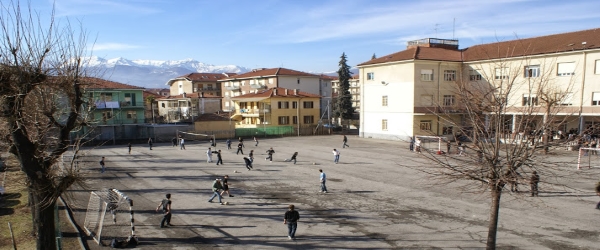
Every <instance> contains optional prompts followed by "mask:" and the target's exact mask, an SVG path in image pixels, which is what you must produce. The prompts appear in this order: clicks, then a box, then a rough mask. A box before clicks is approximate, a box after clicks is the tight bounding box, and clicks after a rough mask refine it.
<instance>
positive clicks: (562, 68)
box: [556, 62, 575, 76]
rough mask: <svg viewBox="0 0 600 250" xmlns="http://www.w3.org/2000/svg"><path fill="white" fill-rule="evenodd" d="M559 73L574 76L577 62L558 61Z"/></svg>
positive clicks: (559, 74)
mask: <svg viewBox="0 0 600 250" xmlns="http://www.w3.org/2000/svg"><path fill="white" fill-rule="evenodd" d="M557 68H558V69H557V71H556V72H558V73H557V75H558V76H572V75H575V63H574V62H565V63H558V65H557Z"/></svg>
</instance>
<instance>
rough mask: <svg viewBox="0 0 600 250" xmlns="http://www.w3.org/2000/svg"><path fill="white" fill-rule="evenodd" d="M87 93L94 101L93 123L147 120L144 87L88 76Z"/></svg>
mask: <svg viewBox="0 0 600 250" xmlns="http://www.w3.org/2000/svg"><path fill="white" fill-rule="evenodd" d="M84 81H85V82H86V84H87V86H86V87H85V95H86V97H87V98H88V99H89V100H90V103H93V105H94V107H93V111H92V116H93V117H92V121H93V122H92V123H94V124H97V125H117V124H119V125H120V124H139V123H144V122H145V116H144V111H145V106H144V104H145V103H144V96H143V90H144V88H142V87H137V86H132V85H128V84H123V83H118V82H113V81H108V80H103V79H99V78H87V79H85V80H84Z"/></svg>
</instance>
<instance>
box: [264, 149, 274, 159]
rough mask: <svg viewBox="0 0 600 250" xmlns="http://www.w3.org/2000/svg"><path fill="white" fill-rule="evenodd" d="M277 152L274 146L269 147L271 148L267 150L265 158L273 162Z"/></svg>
mask: <svg viewBox="0 0 600 250" xmlns="http://www.w3.org/2000/svg"><path fill="white" fill-rule="evenodd" d="M274 153H275V150H273V148H269V150H267V155H269V156H267V158H265V160H269V161H270V162H273V154H274Z"/></svg>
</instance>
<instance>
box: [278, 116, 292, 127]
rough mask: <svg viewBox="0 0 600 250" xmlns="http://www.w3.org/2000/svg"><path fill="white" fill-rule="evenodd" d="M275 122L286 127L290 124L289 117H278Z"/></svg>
mask: <svg viewBox="0 0 600 250" xmlns="http://www.w3.org/2000/svg"><path fill="white" fill-rule="evenodd" d="M277 121H279V125H288V124H290V117H289V116H279V117H277Z"/></svg>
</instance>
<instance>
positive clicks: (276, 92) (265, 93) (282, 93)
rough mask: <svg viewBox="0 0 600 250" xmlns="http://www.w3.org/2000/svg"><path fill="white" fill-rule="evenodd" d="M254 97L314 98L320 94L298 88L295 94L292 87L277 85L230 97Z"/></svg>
mask: <svg viewBox="0 0 600 250" xmlns="http://www.w3.org/2000/svg"><path fill="white" fill-rule="evenodd" d="M256 97H264V98H270V97H296V98H298V97H315V98H320V97H321V96H320V95H315V94H311V93H307V92H303V91H299V90H298V91H297V93H296V94H294V90H293V89H286V88H279V87H277V88H270V89H264V90H261V91H258V92H256V93H248V94H245V95H240V96H236V97H232V99H243V98H256Z"/></svg>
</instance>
